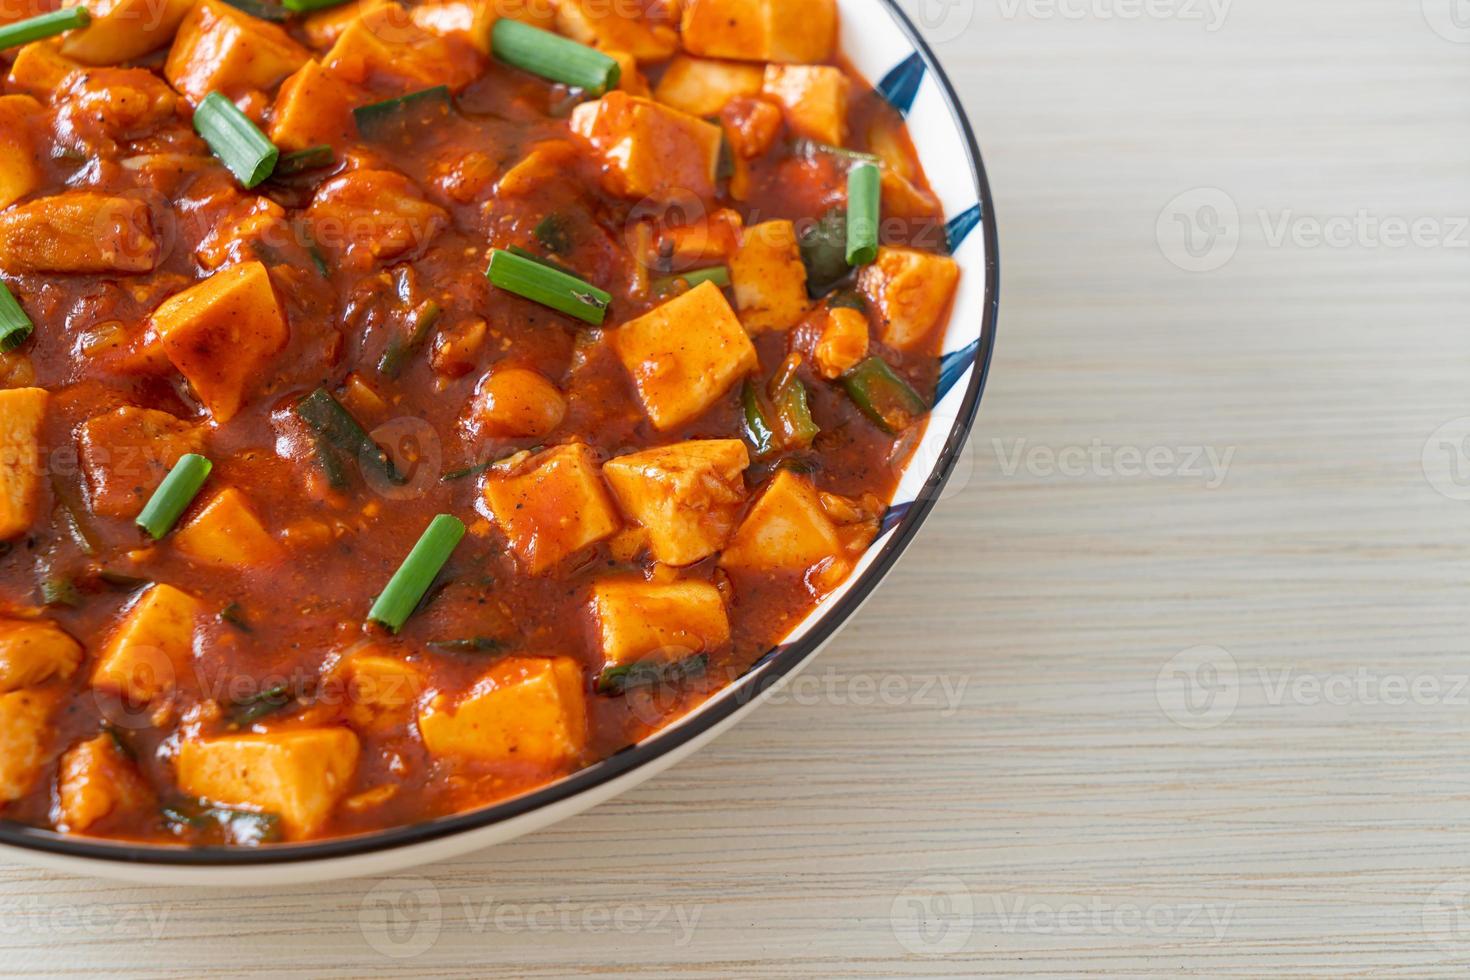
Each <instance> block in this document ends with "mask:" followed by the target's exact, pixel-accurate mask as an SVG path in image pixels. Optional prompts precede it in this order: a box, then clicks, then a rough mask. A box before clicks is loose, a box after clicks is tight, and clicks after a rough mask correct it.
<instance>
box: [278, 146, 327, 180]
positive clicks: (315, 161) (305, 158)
mask: <svg viewBox="0 0 1470 980" xmlns="http://www.w3.org/2000/svg"><path fill="white" fill-rule="evenodd" d="M336 160H337V153H336V151H334V150H333V149H332V148H331V146H329V145H328V144H326V143H323V144H321V145H320V146H309V147H307V148H306V149H304V150H297V151H296V152H295V153H287V154H286V155H285V156H283V157H281V159H280V162H278V163H277V164H276V169H275V172H274V173H272V174H271V176H272V177H274V178H276V179H277V180H279V179H280V178H282V177H294V176H296V175H297V174H304V173H308V172H310V171H312V170H321V169H323V168H325V167H330V166H331V165H332V164H333V163H335V162H336Z"/></svg>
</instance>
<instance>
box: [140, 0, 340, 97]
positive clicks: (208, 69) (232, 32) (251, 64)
mask: <svg viewBox="0 0 1470 980" xmlns="http://www.w3.org/2000/svg"><path fill="white" fill-rule="evenodd" d="M310 57H311V54H310V52H308V51H307V50H306V49H305V48H303V47H302V46H301V45H299V44H297V43H296V42H295V41H293V40H292V39H291V35H289V34H287V33H286V32H285V31H284V30H282V29H281V28H280V27H278V26H277V25H275V24H272V23H269V22H267V21H263V20H260V19H259V18H257V17H251V16H250V15H249V14H247V13H245V12H244V11H242V10H237V9H236V8H234V7H232V6H230V5H229V4H228V3H225V2H224V0H199V2H198V4H197V5H196V6H195V7H194V8H193V9H192V10H190V11H189V13H188V15H187V16H186V17H185V18H184V20H183V23H181V24H180V25H179V30H178V36H177V37H176V38H175V39H174V45H173V47H172V48H170V49H169V52H168V62H167V63H166V64H165V65H164V68H163V75H164V77H165V78H167V79H168V82H169V84H170V85H172V86H173V87H174V88H176V89H178V90H179V91H180V92H182V93H184V95H185V96H187V97H188V99H189V101H190V102H193V103H195V104H198V103H199V102H200V101H201V100H203V98H204V97H205V96H206V95H208V94H209V93H210V92H220V93H223V94H224V95H225V97H226V98H230V99H237V98H240V97H241V96H243V95H246V94H247V93H249V92H253V91H265V90H268V89H271V88H274V87H275V86H276V83H278V82H279V81H280V80H281V79H283V78H285V77H286V76H287V75H289V74H291V73H292V72H293V71H295V70H296V69H298V68H300V67H301V66H302V65H304V64H305V63H306V60H307V59H308V58H310Z"/></svg>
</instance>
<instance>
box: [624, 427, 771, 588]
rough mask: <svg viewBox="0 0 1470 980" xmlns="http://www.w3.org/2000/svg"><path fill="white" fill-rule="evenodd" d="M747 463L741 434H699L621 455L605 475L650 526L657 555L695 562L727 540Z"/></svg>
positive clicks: (639, 518) (632, 513) (668, 559)
mask: <svg viewBox="0 0 1470 980" xmlns="http://www.w3.org/2000/svg"><path fill="white" fill-rule="evenodd" d="M749 465H750V454H749V452H748V451H747V450H746V448H745V443H744V442H742V441H741V440H739V439H695V440H690V441H689V442H680V443H676V444H674V445H672V446H661V447H659V448H657V449H645V450H643V451H642V452H636V453H630V454H628V455H627V456H619V457H618V458H617V459H614V460H610V461H608V462H607V463H606V464H605V465H604V466H603V467H602V475H603V476H604V477H605V478H606V479H607V482H608V485H609V486H611V487H612V489H613V493H614V494H616V495H617V498H618V503H619V504H621V505H622V507H623V511H624V512H625V513H627V514H628V515H629V516H630V517H632V518H633V519H634V520H636V521H638V523H640V524H642V525H643V526H644V527H645V528H647V529H648V537H649V543H650V545H651V546H652V548H653V554H654V557H655V558H657V559H658V560H659V561H661V562H663V563H664V564H665V565H691V564H693V563H694V562H697V561H699V560H701V559H703V558H707V557H709V556H710V555H712V554H714V553H715V552H716V551H719V550H720V549H721V548H723V547H724V546H725V542H726V541H728V540H729V538H730V532H731V531H733V530H734V529H735V522H736V520H737V519H738V518H739V514H740V507H741V505H742V504H743V503H744V502H745V478H744V476H743V474H744V472H745V468H746V467H747V466H749Z"/></svg>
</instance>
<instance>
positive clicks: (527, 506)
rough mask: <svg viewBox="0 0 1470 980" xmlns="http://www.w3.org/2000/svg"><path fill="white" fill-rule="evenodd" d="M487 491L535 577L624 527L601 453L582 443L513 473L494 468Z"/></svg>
mask: <svg viewBox="0 0 1470 980" xmlns="http://www.w3.org/2000/svg"><path fill="white" fill-rule="evenodd" d="M484 494H485V504H486V506H487V507H488V508H489V510H490V513H491V515H492V516H493V517H494V518H495V523H496V524H498V525H499V526H500V530H501V532H502V533H504V534H505V536H506V538H507V539H508V540H509V541H510V547H511V550H512V551H514V552H515V554H516V557H517V558H519V559H520V561H521V564H522V565H524V566H525V567H526V570H527V571H528V572H529V573H530V574H532V575H543V574H545V573H546V572H549V571H550V570H551V569H553V568H555V567H556V566H557V565H558V564H559V563H560V562H561V561H562V559H564V558H566V557H568V556H569V555H571V554H573V553H574V552H577V551H580V550H582V549H583V548H586V547H588V546H589V545H593V544H596V543H597V542H599V541H601V540H603V539H604V538H608V537H611V536H612V535H613V534H614V533H616V532H617V530H618V529H619V528H620V527H621V526H622V521H621V520H619V518H618V512H617V511H616V510H615V509H614V508H613V504H612V501H611V500H609V499H608V496H607V489H606V488H605V487H604V486H603V483H602V475H601V474H600V473H599V472H598V467H597V454H596V453H594V452H593V451H592V449H591V448H589V447H588V446H585V445H582V444H581V443H574V444H571V445H566V446H557V447H555V448H553V449H548V450H547V451H545V452H543V453H540V454H538V455H536V456H533V457H531V458H530V459H528V460H526V461H525V462H524V463H522V464H521V465H519V466H517V467H515V468H513V469H511V470H510V471H509V472H497V471H496V470H491V471H490V472H489V473H488V474H487V475H486V477H485V487H484Z"/></svg>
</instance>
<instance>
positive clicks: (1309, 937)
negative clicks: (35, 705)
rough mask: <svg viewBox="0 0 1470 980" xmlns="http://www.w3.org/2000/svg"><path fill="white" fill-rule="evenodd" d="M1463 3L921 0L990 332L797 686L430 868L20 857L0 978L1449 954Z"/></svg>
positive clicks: (1458, 613) (1215, 966)
mask: <svg viewBox="0 0 1470 980" xmlns="http://www.w3.org/2000/svg"><path fill="white" fill-rule="evenodd" d="M1464 8H1465V5H1464V4H1461V11H1460V12H1461V14H1462V15H1464V16H1462V17H1461V20H1460V21H1456V20H1453V19H1451V16H1450V15H1451V13H1452V12H1453V10H1452V3H1451V0H1425V3H1424V4H1423V5H1422V8H1421V3H1420V0H1398V2H1394V3H1387V2H1384V0H1234V2H1233V3H1225V2H1224V0H1215V2H1214V3H1213V4H1211V3H1210V2H1209V0H952V2H949V3H948V4H945V3H943V2H941V0H926V3H925V5H924V6H922V7H921V6H918V4H917V0H915V3H914V4H913V5H911V7H910V9H917V10H918V12H919V13H920V14H922V15H924V16H925V19H926V21H927V25H928V29H929V32H930V34H931V36H933V37H934V38H935V39H936V40H937V41H938V42H939V43H938V44H937V45H936V46H937V49H938V52H939V55H940V58H941V59H942V60H943V61H944V63H945V64H946V65H947V66H948V68H949V70H950V72H951V73H952V75H953V77H954V81H955V83H956V85H957V86H958V88H959V89H960V91H961V92H962V93H963V97H964V101H965V103H966V105H967V107H968V108H969V110H970V112H971V114H972V117H973V119H974V122H975V128H976V131H977V134H978V136H979V138H980V141H981V144H982V146H983V147H984V150H985V153H986V159H987V163H988V165H989V167H990V176H991V181H992V183H993V185H994V188H995V192H996V196H997V201H998V212H999V218H1000V224H1001V243H1002V267H1003V270H1004V287H1003V293H1002V301H1001V329H1000V343H999V347H998V353H997V356H996V360H995V364H994V370H993V372H992V375H991V378H992V380H991V385H990V390H989V391H988V393H987V395H986V398H985V402H984V406H983V408H982V412H981V419H980V424H979V426H978V428H977V430H976V433H975V436H974V439H973V440H972V445H971V447H970V453H969V455H968V457H967V459H966V462H965V465H964V466H963V467H962V469H961V472H960V474H959V476H958V478H957V479H956V481H955V487H954V489H953V491H952V493H951V494H950V496H949V497H948V499H947V500H946V501H945V502H944V503H943V504H942V505H941V507H940V508H939V509H938V511H937V512H936V514H935V515H934V518H933V520H932V521H931V523H930V524H929V526H928V527H927V528H926V529H925V531H924V532H923V533H922V535H921V536H920V538H919V540H918V542H917V543H916V544H915V546H914V547H913V549H912V550H911V551H910V553H909V555H908V557H907V558H906V559H905V560H904V562H903V563H902V564H901V565H900V567H899V569H898V570H897V571H896V572H895V574H894V575H893V576H892V578H891V580H890V581H889V582H888V583H887V585H886V586H885V587H884V588H883V589H881V590H880V591H879V592H878V594H877V596H876V597H875V598H874V599H873V600H872V601H871V603H870V604H869V605H868V606H867V607H866V609H865V610H864V611H863V613H862V614H861V615H860V616H859V617H858V619H857V621H856V622H855V623H854V624H853V625H852V626H851V627H850V628H849V629H847V630H846V631H845V632H844V633H843V634H842V635H841V637H840V638H839V639H838V640H837V641H836V642H835V643H834V644H833V645H832V646H831V647H830V648H829V650H828V651H827V652H826V653H825V654H824V655H823V656H822V658H821V659H820V660H818V661H817V663H816V664H815V665H813V667H812V668H811V669H810V670H809V671H808V673H807V674H806V675H805V677H804V679H803V681H802V682H801V683H800V684H799V685H798V686H797V687H796V688H795V689H794V690H793V691H791V692H790V693H789V694H787V695H785V696H783V697H782V698H781V699H780V701H779V703H776V704H771V705H769V706H767V707H764V708H762V709H761V710H760V711H759V712H757V713H756V714H755V715H754V717H752V718H751V719H749V720H748V721H747V722H746V723H744V724H743V725H742V726H741V727H739V728H737V729H736V730H735V731H734V732H732V733H731V734H729V735H727V736H725V737H724V738H723V739H722V740H720V741H719V742H717V743H716V744H715V745H714V746H713V747H711V748H710V749H708V750H706V751H705V752H703V753H702V754H700V755H698V756H696V757H695V758H694V759H692V760H691V761H688V762H686V763H684V764H682V765H680V766H679V767H677V768H675V769H674V770H672V771H671V772H669V773H667V774H665V775H663V776H662V777H660V778H658V779H657V780H655V781H653V782H651V783H649V784H646V785H644V786H643V787H642V788H640V789H638V790H636V791H634V792H632V793H629V794H628V795H626V796H625V797H622V798H620V799H618V800H616V801H614V802H612V803H609V804H607V805H604V806H602V807H600V808H598V809H596V810H593V811H592V812H590V813H587V814H585V815H584V816H581V817H579V818H577V819H573V820H571V821H568V822H566V823H564V824H561V825H559V826H557V827H555V828H552V829H550V830H547V831H544V832H541V833H538V834H534V835H532V836H530V837H527V838H524V839H522V840H520V841H518V842H515V843H512V844H509V845H506V846H502V847H499V848H495V849H493V850H489V851H486V852H483V853H480V854H477V855H475V856H473V857H472V858H470V859H467V860H462V861H458V862H454V863H451V864H444V865H437V866H433V867H428V868H424V869H422V871H421V872H419V873H418V874H415V875H407V876H399V877H395V878H390V879H385V880H370V881H366V882H349V883H344V884H336V885H322V886H318V887H307V888H293V889H285V890H280V891H272V892H265V891H238V890H236V891H206V890H176V889H174V890H171V889H163V888H146V887H128V886H120V885H111V884H106V883H102V882H97V881H91V880H81V879H74V878H67V877H63V876H58V875H52V874H47V873H43V872H38V871H33V870H28V869H25V868H21V867H16V866H5V867H0V973H5V974H9V975H27V976H47V977H51V976H63V975H77V976H82V975H85V976H93V975H98V974H102V975H126V976H166V977H197V976H201V975H205V974H217V975H270V976H273V977H275V976H282V977H286V976H302V977H305V976H312V977H339V976H340V977H345V976H362V975H368V974H372V975H384V974H403V975H421V976H432V977H463V976H472V975H478V976H506V977H560V976H581V975H588V976H590V975H619V974H628V973H633V972H637V971H644V970H647V971H651V972H656V973H657V974H658V975H666V976H693V977H729V976H774V977H809V976H830V977H854V976H873V977H879V976H885V977H886V976H899V975H914V976H936V975H955V976H973V975H996V976H1056V977H1076V976H1087V975H1099V974H1105V975H1120V976H1158V977H1175V976H1180V975H1195V974H1197V975H1201V976H1262V975H1274V976H1293V977H1295V976H1303V977H1305V976H1314V977H1315V976H1329V975H1336V976H1344V975H1345V976H1399V977H1421V976H1430V975H1443V976H1464V975H1466V972H1467V970H1470V866H1467V865H1470V637H1467V629H1466V626H1467V620H1470V613H1467V609H1470V502H1467V501H1466V500H1465V499H1460V498H1470V455H1467V453H1466V445H1467V442H1466V438H1465V437H1466V436H1467V435H1470V418H1467V416H1470V378H1467V369H1470V318H1467V312H1470V275H1467V272H1470V266H1467V260H1470V231H1467V228H1466V220H1467V216H1470V178H1467V174H1470V43H1467V42H1470V10H1466V9H1464ZM1461 22H1463V23H1464V24H1465V25H1466V27H1465V28H1459V27H1457V26H1456V25H1457V24H1458V23H1461ZM1186 234H1188V235H1189V238H1188V239H1186V238H1185V235H1186ZM1206 267H1210V268H1208V269H1207V271H1188V270H1189V269H1196V270H1206Z"/></svg>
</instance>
